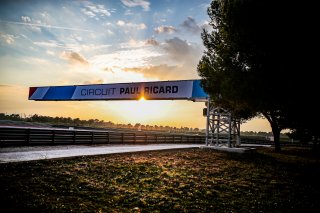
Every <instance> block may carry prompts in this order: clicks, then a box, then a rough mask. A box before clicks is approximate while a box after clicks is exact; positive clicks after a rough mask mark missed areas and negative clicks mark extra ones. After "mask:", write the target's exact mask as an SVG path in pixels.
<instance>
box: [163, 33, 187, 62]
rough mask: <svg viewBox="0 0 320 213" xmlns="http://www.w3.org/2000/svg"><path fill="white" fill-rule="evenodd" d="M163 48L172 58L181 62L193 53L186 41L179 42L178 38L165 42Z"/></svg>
mask: <svg viewBox="0 0 320 213" xmlns="http://www.w3.org/2000/svg"><path fill="white" fill-rule="evenodd" d="M163 48H164V50H166V52H167V53H168V54H169V55H170V56H171V57H172V58H174V59H176V60H182V59H184V58H186V56H189V55H191V53H192V52H193V51H192V46H191V45H189V44H188V43H187V41H185V40H181V39H180V38H178V37H174V38H173V39H168V40H166V41H165V44H164V46H163Z"/></svg>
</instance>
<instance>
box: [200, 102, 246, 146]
mask: <svg viewBox="0 0 320 213" xmlns="http://www.w3.org/2000/svg"><path fill="white" fill-rule="evenodd" d="M206 106H207V126H206V146H228V147H238V146H240V143H241V141H240V120H237V119H235V118H234V117H233V116H232V114H231V113H230V112H228V111H227V110H225V109H222V108H221V107H217V106H215V105H214V103H213V102H212V101H210V99H208V101H207V102H206Z"/></svg>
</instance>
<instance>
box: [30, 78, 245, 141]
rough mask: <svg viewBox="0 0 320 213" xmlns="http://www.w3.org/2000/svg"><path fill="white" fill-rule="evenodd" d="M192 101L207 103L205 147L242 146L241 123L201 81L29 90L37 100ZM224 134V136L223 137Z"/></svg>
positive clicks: (34, 88)
mask: <svg viewBox="0 0 320 213" xmlns="http://www.w3.org/2000/svg"><path fill="white" fill-rule="evenodd" d="M142 98H143V99H146V100H189V101H197V102H198V101H203V102H206V106H207V110H206V117H207V127H206V145H219V144H221V142H223V141H227V143H228V146H229V147H231V146H233V145H232V144H236V145H240V121H238V120H235V119H234V118H233V117H232V116H231V114H230V113H228V112H226V111H224V110H223V109H221V108H219V107H215V106H214V104H212V103H211V102H210V98H209V95H208V94H207V93H206V92H205V91H204V90H203V88H202V87H201V85H200V80H181V81H155V82H138V83H116V84H92V85H72V86H48V87H30V89H29V100H35V101H98V100H105V101H112V100H114V101H116V100H118V101H119V100H139V99H142ZM223 134H224V135H223ZM225 135H227V138H226V137H225Z"/></svg>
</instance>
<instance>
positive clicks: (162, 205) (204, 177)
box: [0, 148, 320, 213]
mask: <svg viewBox="0 0 320 213" xmlns="http://www.w3.org/2000/svg"><path fill="white" fill-rule="evenodd" d="M319 182H320V155H319V154H316V153H314V152H312V150H310V149H308V148H284V149H283V152H282V153H281V154H277V153H274V152H273V149H270V148H259V149H258V150H257V153H254V154H235V153H224V152H218V151H213V150H202V149H184V150H167V151H152V152H141V153H131V154H128V153H127V154H113V155H105V156H94V157H92V156H91V157H77V158H68V159H61V160H42V161H34V162H24V163H8V164H0V183H1V185H0V196H1V197H0V202H1V209H7V211H6V212H26V211H28V212H304V213H309V212H319V211H320V183H319Z"/></svg>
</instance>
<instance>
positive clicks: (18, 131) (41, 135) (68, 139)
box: [0, 127, 205, 147]
mask: <svg viewBox="0 0 320 213" xmlns="http://www.w3.org/2000/svg"><path fill="white" fill-rule="evenodd" d="M146 143H158V144H159V143H199V144H204V143H205V136H199V135H185V134H169V133H154V132H119V131H94V130H89V131H88V130H63V129H40V128H14V127H0V146H1V147H4V146H21V145H24V146H29V145H30V146H35V145H70V144H75V145H82V144H83V145H84V144H146Z"/></svg>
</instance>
